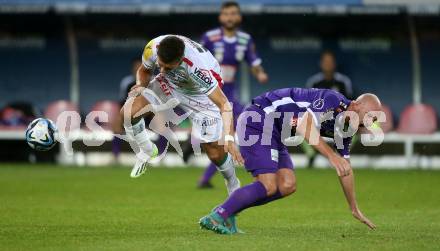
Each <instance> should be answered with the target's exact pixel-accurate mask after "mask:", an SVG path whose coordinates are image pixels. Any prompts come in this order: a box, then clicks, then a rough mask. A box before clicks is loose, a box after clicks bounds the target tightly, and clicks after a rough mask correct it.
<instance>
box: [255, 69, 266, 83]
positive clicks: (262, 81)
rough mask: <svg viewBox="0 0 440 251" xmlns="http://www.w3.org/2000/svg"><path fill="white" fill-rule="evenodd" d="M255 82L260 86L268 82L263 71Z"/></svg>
mask: <svg viewBox="0 0 440 251" xmlns="http://www.w3.org/2000/svg"><path fill="white" fill-rule="evenodd" d="M257 80H258V82H260V83H261V84H265V83H267V81H268V80H269V76H267V74H266V73H265V72H264V71H262V72H259V73H258V74H257Z"/></svg>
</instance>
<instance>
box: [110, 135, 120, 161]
mask: <svg viewBox="0 0 440 251" xmlns="http://www.w3.org/2000/svg"><path fill="white" fill-rule="evenodd" d="M121 144H122V139H120V138H118V137H113V140H112V152H113V155H114V156H115V157H116V158H117V157H118V156H119V153H120V152H121Z"/></svg>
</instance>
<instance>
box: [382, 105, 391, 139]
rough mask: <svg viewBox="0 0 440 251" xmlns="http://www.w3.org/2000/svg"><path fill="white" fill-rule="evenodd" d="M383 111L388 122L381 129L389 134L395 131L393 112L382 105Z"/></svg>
mask: <svg viewBox="0 0 440 251" xmlns="http://www.w3.org/2000/svg"><path fill="white" fill-rule="evenodd" d="M382 111H383V112H384V113H385V116H386V119H387V120H386V122H384V123H381V124H380V127H381V128H382V130H383V132H385V133H387V132H390V131H392V130H393V128H394V119H393V113H392V112H391V109H390V107H389V106H387V105H382Z"/></svg>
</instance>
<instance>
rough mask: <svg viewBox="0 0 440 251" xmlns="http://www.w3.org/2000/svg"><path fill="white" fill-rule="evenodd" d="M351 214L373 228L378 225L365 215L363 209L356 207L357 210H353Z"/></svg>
mask: <svg viewBox="0 0 440 251" xmlns="http://www.w3.org/2000/svg"><path fill="white" fill-rule="evenodd" d="M351 214H352V215H353V217H354V218H356V219H358V220H359V221H360V222H362V223H364V224H365V225H367V226H368V227H369V228H370V229H372V230H374V229H376V225H374V223H373V222H371V221H370V220H369V219H368V218H367V217H365V216H364V215H363V214H362V212H361V210H359V209H357V208H356V209H355V210H352V211H351Z"/></svg>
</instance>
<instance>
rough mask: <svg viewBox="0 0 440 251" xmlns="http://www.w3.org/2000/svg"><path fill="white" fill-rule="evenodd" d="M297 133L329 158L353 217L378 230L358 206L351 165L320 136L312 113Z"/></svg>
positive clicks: (306, 115) (306, 117)
mask: <svg viewBox="0 0 440 251" xmlns="http://www.w3.org/2000/svg"><path fill="white" fill-rule="evenodd" d="M297 131H298V132H299V133H301V134H302V135H303V136H304V138H305V139H306V140H307V142H309V144H311V145H313V147H314V148H315V149H316V150H318V151H319V152H320V153H321V154H322V155H324V156H325V157H327V158H328V160H329V161H330V164H331V165H332V166H334V167H335V169H336V172H337V173H338V176H339V181H340V183H341V186H342V189H343V191H344V195H345V198H346V199H347V202H348V204H349V206H350V209H351V213H352V215H353V216H354V217H355V218H356V219H358V220H359V221H360V222H362V223H364V224H365V225H367V226H368V227H369V228H371V229H374V228H376V226H375V225H374V223H373V222H371V221H370V220H369V219H368V218H367V217H365V216H364V215H363V214H362V212H361V211H360V209H359V207H358V205H357V202H356V196H355V192H354V175H353V172H352V170H351V165H350V163H349V162H348V161H347V160H345V159H344V158H342V157H341V156H340V155H339V154H337V153H336V152H335V151H333V149H332V148H331V147H330V146H329V145H328V144H327V143H325V141H324V140H323V139H322V137H321V136H320V134H319V132H318V129H317V128H316V127H315V125H314V124H313V120H312V115H311V114H310V113H308V112H307V113H306V114H305V115H304V117H302V118H301V121H300V123H299V125H298V128H297Z"/></svg>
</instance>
